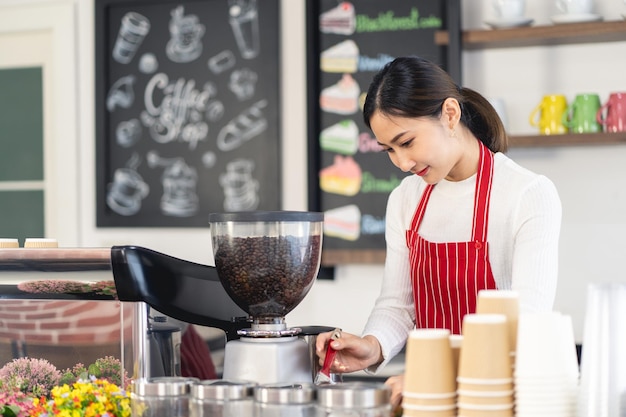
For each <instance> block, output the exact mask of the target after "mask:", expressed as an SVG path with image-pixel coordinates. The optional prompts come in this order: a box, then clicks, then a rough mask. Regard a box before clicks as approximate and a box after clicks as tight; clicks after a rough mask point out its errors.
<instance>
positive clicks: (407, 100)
mask: <svg viewBox="0 0 626 417" xmlns="http://www.w3.org/2000/svg"><path fill="white" fill-rule="evenodd" d="M449 97H450V98H454V99H456V100H457V101H458V102H459V104H460V106H461V123H463V124H464V125H465V126H466V127H467V128H468V129H469V130H470V131H471V132H472V133H473V134H474V136H476V137H477V138H478V139H479V140H480V141H481V142H483V143H484V144H485V146H487V147H488V148H489V149H491V150H492V151H493V152H506V150H507V148H508V138H507V135H506V132H505V130H504V125H503V124H502V121H501V120H500V117H499V116H498V113H497V112H496V110H495V109H494V108H493V106H492V105H491V103H489V101H488V100H487V99H486V98H485V97H483V96H482V95H480V94H479V93H477V92H476V91H474V90H471V89H469V88H459V87H458V86H457V85H456V83H455V82H454V80H453V79H452V77H450V75H449V74H448V73H447V72H445V71H444V70H443V69H441V68H440V67H439V66H438V65H437V64H435V63H433V62H431V61H428V60H426V59H424V58H420V57H417V56H409V57H400V58H396V59H394V60H393V61H391V62H389V63H387V64H386V65H385V66H384V67H383V68H382V69H381V70H380V71H379V72H378V73H377V74H376V75H375V76H374V78H373V80H372V83H371V84H370V86H369V89H368V91H367V96H366V98H365V103H364V106H363V119H364V121H365V124H366V125H367V127H370V128H371V126H370V119H371V117H372V115H373V114H374V113H375V112H377V111H379V112H381V113H382V114H386V115H390V116H400V117H439V116H440V115H441V104H442V103H443V102H444V100H445V99H447V98H449Z"/></svg>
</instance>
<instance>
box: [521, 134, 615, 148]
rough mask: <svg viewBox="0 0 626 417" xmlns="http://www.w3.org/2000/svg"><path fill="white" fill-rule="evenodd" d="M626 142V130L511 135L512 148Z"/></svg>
mask: <svg viewBox="0 0 626 417" xmlns="http://www.w3.org/2000/svg"><path fill="white" fill-rule="evenodd" d="M620 144H626V132H618V133H568V134H564V135H532V136H516V135H511V136H510V137H509V147H510V148H528V147H556V146H595V145H620Z"/></svg>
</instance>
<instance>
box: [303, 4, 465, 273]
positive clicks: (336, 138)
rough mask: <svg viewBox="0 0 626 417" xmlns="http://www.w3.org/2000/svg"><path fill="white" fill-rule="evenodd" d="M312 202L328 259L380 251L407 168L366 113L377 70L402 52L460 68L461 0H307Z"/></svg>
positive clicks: (360, 257) (373, 258)
mask: <svg viewBox="0 0 626 417" xmlns="http://www.w3.org/2000/svg"><path fill="white" fill-rule="evenodd" d="M307 13H308V40H307V42H308V43H309V50H310V53H309V55H308V57H307V59H308V69H309V79H310V81H311V84H310V86H309V93H308V94H309V98H310V100H309V153H310V155H311V156H312V158H313V163H312V164H311V167H310V169H309V171H310V172H309V202H310V206H311V209H314V210H320V211H323V212H324V213H325V220H324V250H323V255H322V264H323V265H326V266H329V265H336V264H341V263H354V262H358V263H370V262H371V263H378V262H382V261H383V260H384V248H385V240H384V232H385V208H386V204H387V198H388V196H389V193H390V192H391V190H392V189H393V188H395V187H396V186H397V185H398V184H399V183H400V181H401V180H402V179H403V178H404V176H405V175H406V174H405V173H403V172H401V171H400V170H399V169H398V168H396V167H395V166H393V164H392V163H391V162H390V160H389V157H388V156H387V155H386V154H385V153H381V152H380V150H381V149H380V147H379V145H378V144H377V142H376V139H375V138H374V137H373V136H372V134H371V131H370V130H369V129H368V128H367V127H366V126H365V124H364V122H363V118H362V103H363V101H364V99H365V94H366V92H367V88H368V87H369V84H370V82H371V80H372V78H373V76H374V74H375V73H376V72H377V71H378V70H380V69H381V68H382V66H383V65H384V64H386V63H387V62H389V61H391V60H392V59H393V58H395V57H398V56H406V55H420V56H423V57H425V58H427V59H429V60H432V61H434V62H436V63H438V64H440V65H441V66H442V67H443V68H445V69H446V70H448V71H449V72H450V73H451V75H453V77H458V75H459V74H460V48H458V47H457V45H458V42H460V36H455V34H454V33H452V32H451V33H450V35H451V37H450V46H448V47H445V46H440V45H437V44H435V33H436V32H437V31H442V30H446V28H447V27H449V26H450V25H452V26H454V27H455V29H456V33H457V34H458V33H460V17H459V16H460V5H459V1H458V0H385V1H376V0H351V1H337V0H309V2H308V10H307Z"/></svg>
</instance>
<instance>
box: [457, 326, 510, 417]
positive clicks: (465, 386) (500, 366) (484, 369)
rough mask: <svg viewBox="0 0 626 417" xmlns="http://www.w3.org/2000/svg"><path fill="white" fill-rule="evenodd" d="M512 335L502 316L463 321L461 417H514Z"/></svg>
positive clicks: (460, 359) (459, 391)
mask: <svg viewBox="0 0 626 417" xmlns="http://www.w3.org/2000/svg"><path fill="white" fill-rule="evenodd" d="M510 351H511V349H510V347H509V333H508V324H507V320H506V317H505V316H504V315H503V314H467V315H465V317H463V345H462V347H461V352H460V356H459V372H458V377H457V382H458V384H457V394H458V397H457V407H458V415H459V417H478V416H480V417H513V402H514V401H513V375H512V372H513V371H512V368H511V356H510Z"/></svg>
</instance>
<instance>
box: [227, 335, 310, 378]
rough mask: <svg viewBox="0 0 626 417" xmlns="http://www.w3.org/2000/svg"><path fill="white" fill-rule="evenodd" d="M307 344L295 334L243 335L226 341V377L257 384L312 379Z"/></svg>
mask: <svg viewBox="0 0 626 417" xmlns="http://www.w3.org/2000/svg"><path fill="white" fill-rule="evenodd" d="M311 375H312V369H311V360H310V358H309V346H308V344H307V343H306V342H305V341H304V340H302V339H300V338H298V337H295V336H290V337H269V338H255V337H242V338H240V339H239V340H231V341H229V342H228V343H226V347H225V350H224V374H223V378H224V379H226V380H244V381H252V382H256V383H258V384H274V383H303V382H308V383H311V382H313V380H312V376H311Z"/></svg>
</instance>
